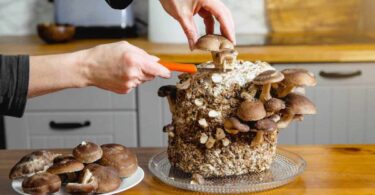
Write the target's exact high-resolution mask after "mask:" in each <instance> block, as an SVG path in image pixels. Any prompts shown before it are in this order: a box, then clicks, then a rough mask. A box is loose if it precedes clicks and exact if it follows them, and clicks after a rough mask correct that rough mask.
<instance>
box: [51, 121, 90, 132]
mask: <svg viewBox="0 0 375 195" xmlns="http://www.w3.org/2000/svg"><path fill="white" fill-rule="evenodd" d="M90 125H91V122H90V121H85V122H83V123H56V122H55V121H51V122H49V126H50V127H51V128H52V129H55V130H69V129H79V128H83V127H88V126H90Z"/></svg>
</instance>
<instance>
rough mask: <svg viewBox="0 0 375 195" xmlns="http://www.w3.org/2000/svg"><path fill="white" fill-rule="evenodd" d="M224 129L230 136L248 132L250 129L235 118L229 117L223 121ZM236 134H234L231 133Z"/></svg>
mask: <svg viewBox="0 0 375 195" xmlns="http://www.w3.org/2000/svg"><path fill="white" fill-rule="evenodd" d="M224 129H225V131H227V132H228V133H230V134H237V133H238V132H248V131H249V130H250V127H249V126H247V125H246V124H243V123H241V121H240V120H238V119H237V118H234V117H231V118H228V119H225V121H224ZM233 132H236V133H233Z"/></svg>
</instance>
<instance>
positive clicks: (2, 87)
mask: <svg viewBox="0 0 375 195" xmlns="http://www.w3.org/2000/svg"><path fill="white" fill-rule="evenodd" d="M28 87H29V56H24V55H21V56H5V55H0V115H8V116H16V117H21V116H22V115H23V113H24V111H25V106H26V100H27V91H28Z"/></svg>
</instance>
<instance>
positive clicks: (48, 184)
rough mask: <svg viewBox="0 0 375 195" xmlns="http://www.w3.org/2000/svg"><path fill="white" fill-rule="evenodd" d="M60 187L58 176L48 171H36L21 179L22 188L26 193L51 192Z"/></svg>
mask: <svg viewBox="0 0 375 195" xmlns="http://www.w3.org/2000/svg"><path fill="white" fill-rule="evenodd" d="M60 187H61V180H60V178H59V177H58V176H57V175H54V174H51V173H48V172H44V173H37V174H35V175H33V176H31V177H28V178H26V179H24V180H23V181H22V190H23V191H24V192H25V193H28V194H52V193H54V192H57V191H59V190H60Z"/></svg>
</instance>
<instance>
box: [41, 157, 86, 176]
mask: <svg viewBox="0 0 375 195" xmlns="http://www.w3.org/2000/svg"><path fill="white" fill-rule="evenodd" d="M83 168H84V165H83V163H81V162H79V161H78V160H76V159H75V158H74V157H73V156H61V157H57V158H56V159H55V160H54V163H53V165H52V166H51V167H50V168H48V170H47V171H48V172H50V173H52V174H57V175H58V174H63V173H73V172H77V171H81V170H82V169H83Z"/></svg>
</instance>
